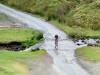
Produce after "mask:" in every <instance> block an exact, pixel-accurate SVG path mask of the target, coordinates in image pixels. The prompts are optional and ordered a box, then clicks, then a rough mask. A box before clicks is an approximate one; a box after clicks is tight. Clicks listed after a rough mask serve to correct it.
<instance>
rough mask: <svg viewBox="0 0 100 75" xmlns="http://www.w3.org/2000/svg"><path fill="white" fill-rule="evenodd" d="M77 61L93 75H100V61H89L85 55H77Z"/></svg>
mask: <svg viewBox="0 0 100 75" xmlns="http://www.w3.org/2000/svg"><path fill="white" fill-rule="evenodd" d="M77 61H78V63H79V64H80V65H82V67H83V68H85V69H86V70H88V71H89V72H90V74H91V75H100V62H96V61H87V60H85V59H84V58H83V57H79V56H77Z"/></svg>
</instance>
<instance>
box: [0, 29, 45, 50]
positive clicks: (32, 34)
mask: <svg viewBox="0 0 100 75" xmlns="http://www.w3.org/2000/svg"><path fill="white" fill-rule="evenodd" d="M43 39H44V38H43V34H42V33H40V32H38V31H36V30H34V29H27V28H0V43H10V42H20V43H22V45H21V48H22V49H24V48H25V47H29V46H32V45H34V44H36V43H38V42H40V41H42V40H43Z"/></svg>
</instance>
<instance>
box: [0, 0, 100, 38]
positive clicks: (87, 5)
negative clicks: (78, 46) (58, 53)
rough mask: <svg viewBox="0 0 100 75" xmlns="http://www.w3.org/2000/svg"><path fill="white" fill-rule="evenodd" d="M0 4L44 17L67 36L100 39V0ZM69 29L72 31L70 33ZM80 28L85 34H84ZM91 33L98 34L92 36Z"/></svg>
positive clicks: (15, 0)
mask: <svg viewBox="0 0 100 75" xmlns="http://www.w3.org/2000/svg"><path fill="white" fill-rule="evenodd" d="M0 2H1V3H3V4H6V5H9V6H11V7H14V8H17V9H20V10H23V11H26V12H29V13H32V14H35V15H38V16H40V17H43V18H45V19H46V20H49V21H52V23H55V22H56V23H55V24H56V26H58V27H60V28H61V29H63V30H64V31H65V32H66V33H67V34H69V33H71V34H70V36H71V37H72V36H74V37H76V34H78V35H77V36H78V37H82V36H83V35H84V37H92V38H95V37H97V38H100V35H99V33H98V32H100V0H42V1H41V0H30V1H29V0H0ZM68 28H70V29H72V30H70V31H68V30H69V29H68ZM80 28H81V29H82V30H84V31H85V32H84V33H83V31H81V30H80ZM74 29H75V30H76V29H77V30H78V32H77V30H76V31H75V30H74ZM73 30H74V31H75V32H73ZM88 30H89V31H88ZM91 31H92V32H94V33H96V34H94V33H93V34H90V33H91ZM68 32H69V33H68ZM87 33H88V34H87Z"/></svg>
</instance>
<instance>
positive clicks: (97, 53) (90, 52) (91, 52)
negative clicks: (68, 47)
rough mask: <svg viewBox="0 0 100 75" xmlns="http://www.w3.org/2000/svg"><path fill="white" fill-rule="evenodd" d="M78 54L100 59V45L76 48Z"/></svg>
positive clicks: (91, 58) (86, 57) (92, 59)
mask: <svg viewBox="0 0 100 75" xmlns="http://www.w3.org/2000/svg"><path fill="white" fill-rule="evenodd" d="M76 54H77V55H78V56H83V57H84V58H85V59H86V60H90V61H100V47H83V48H79V49H77V50H76Z"/></svg>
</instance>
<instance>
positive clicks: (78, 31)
mask: <svg viewBox="0 0 100 75" xmlns="http://www.w3.org/2000/svg"><path fill="white" fill-rule="evenodd" d="M50 22H51V23H52V24H54V25H56V26H57V27H59V28H60V29H62V30H63V31H64V32H65V33H66V34H68V35H69V37H70V38H72V39H75V38H79V37H85V38H94V39H97V38H100V30H96V31H95V30H91V29H86V28H82V27H79V26H72V27H70V26H68V25H67V24H61V23H59V22H58V21H56V20H52V21H50Z"/></svg>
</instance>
